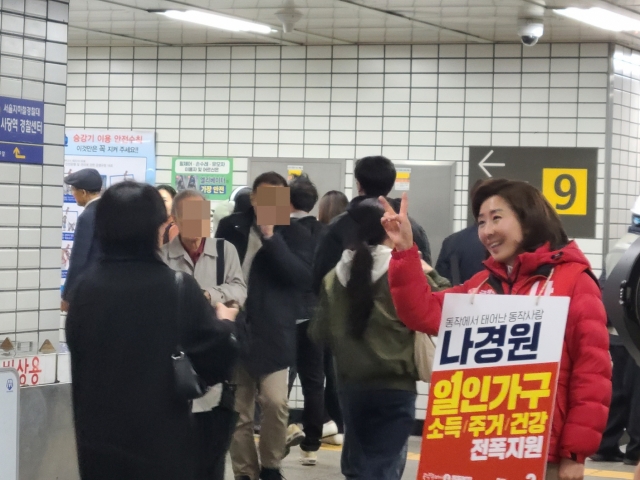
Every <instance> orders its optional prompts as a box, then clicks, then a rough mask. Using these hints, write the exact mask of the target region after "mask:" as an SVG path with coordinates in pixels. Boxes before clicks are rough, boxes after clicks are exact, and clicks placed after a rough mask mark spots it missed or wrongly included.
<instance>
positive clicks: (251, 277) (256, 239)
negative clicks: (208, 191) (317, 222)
mask: <svg viewBox="0 0 640 480" xmlns="http://www.w3.org/2000/svg"><path fill="white" fill-rule="evenodd" d="M286 186H287V181H286V180H285V179H284V178H283V177H282V176H281V175H279V174H277V173H275V172H267V173H264V174H262V175H260V176H258V178H256V180H255V181H254V183H253V188H252V196H251V200H252V204H253V207H252V208H250V209H248V210H246V211H245V212H239V213H234V214H232V215H230V216H228V217H225V218H223V219H222V220H220V224H219V225H218V230H217V232H216V238H224V239H225V240H227V241H228V242H231V243H232V244H233V245H234V246H235V247H236V249H237V251H238V256H239V257H240V262H241V264H242V271H243V273H244V276H245V280H246V282H247V285H248V290H247V301H246V303H245V309H246V314H247V320H246V323H247V326H248V332H249V333H248V335H249V338H248V341H247V342H245V343H246V344H247V346H246V348H243V351H242V352H241V355H240V365H239V366H238V368H237V370H236V375H235V383H236V384H237V385H238V387H237V391H236V411H237V412H238V413H239V415H240V419H239V422H238V426H237V428H236V432H235V433H234V436H233V440H232V443H231V450H230V453H231V461H232V465H233V471H234V475H235V477H236V479H238V480H239V479H243V480H245V479H250V480H256V479H257V478H258V476H259V477H260V479H262V480H271V479H278V480H279V479H280V478H281V473H280V464H281V461H282V458H283V457H284V454H285V444H286V433H287V423H288V417H289V411H288V406H287V403H288V400H287V379H288V371H287V369H288V368H289V367H292V366H293V365H294V364H295V356H296V320H297V319H298V318H299V313H300V312H299V306H300V298H301V296H302V293H303V292H305V291H307V290H308V289H309V288H310V285H311V261H312V257H313V251H312V249H311V234H310V233H309V231H308V230H307V229H306V228H305V227H303V226H302V225H299V224H297V223H296V222H292V223H291V225H288V226H284V225H276V226H275V227H274V226H273V225H266V226H265V225H258V224H257V218H256V214H255V208H256V206H257V195H256V194H257V192H258V189H259V188H262V187H286ZM256 390H259V391H260V395H259V398H258V400H259V402H260V407H261V410H262V414H263V415H262V425H261V430H260V462H261V464H262V469H260V464H259V461H258V454H257V451H256V447H255V443H254V439H253V423H254V416H253V413H254V408H255V400H256V398H255V397H256V395H255V394H256Z"/></svg>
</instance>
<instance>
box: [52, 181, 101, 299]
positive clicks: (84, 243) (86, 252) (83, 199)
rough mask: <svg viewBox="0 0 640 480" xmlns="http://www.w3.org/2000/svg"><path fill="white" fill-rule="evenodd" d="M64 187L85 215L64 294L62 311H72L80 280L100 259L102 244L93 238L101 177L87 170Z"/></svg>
mask: <svg viewBox="0 0 640 480" xmlns="http://www.w3.org/2000/svg"><path fill="white" fill-rule="evenodd" d="M64 183H66V184H67V185H69V186H70V187H71V193H72V194H73V197H74V198H75V199H76V203H77V204H78V206H79V207H84V211H83V212H82V213H81V214H80V216H79V217H78V223H77V224H76V229H75V232H74V235H73V248H71V257H70V258H69V270H68V271H67V278H66V280H65V282H64V289H63V291H62V305H61V309H62V310H63V311H67V310H68V308H69V295H70V293H71V291H72V290H73V289H74V288H75V287H76V285H77V283H78V277H79V276H80V275H81V274H82V272H84V271H85V270H86V269H87V268H88V267H89V266H90V265H91V264H92V263H93V262H95V261H96V260H97V259H98V257H99V256H100V244H99V242H98V241H96V239H95V236H94V230H95V218H96V207H97V205H98V203H97V202H98V199H99V198H100V191H101V190H102V177H101V176H100V173H99V172H98V171H97V170H96V169H94V168H84V169H82V170H78V171H77V172H75V173H71V174H69V175H67V176H66V177H65V179H64Z"/></svg>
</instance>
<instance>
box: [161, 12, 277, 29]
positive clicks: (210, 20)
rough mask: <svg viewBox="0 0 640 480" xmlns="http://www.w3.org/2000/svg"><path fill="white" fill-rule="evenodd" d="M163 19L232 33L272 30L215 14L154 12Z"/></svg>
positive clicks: (266, 26) (257, 24) (265, 26)
mask: <svg viewBox="0 0 640 480" xmlns="http://www.w3.org/2000/svg"><path fill="white" fill-rule="evenodd" d="M156 13H159V14H160V15H164V16H165V17H169V18H173V19H175V20H182V21H184V22H192V23H198V24H200V25H205V26H207V27H213V28H220V29H222V30H229V31H232V32H255V33H265V34H266V33H271V32H272V29H271V27H269V26H268V25H262V24H260V23H253V22H249V21H247V20H240V19H239V18H233V17H227V16H226V15H219V14H217V13H205V12H198V11H196V10H188V11H186V12H184V11H180V10H167V11H166V12H156Z"/></svg>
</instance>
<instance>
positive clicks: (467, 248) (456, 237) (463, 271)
mask: <svg viewBox="0 0 640 480" xmlns="http://www.w3.org/2000/svg"><path fill="white" fill-rule="evenodd" d="M482 182H483V181H482V180H478V181H477V182H476V183H475V184H474V185H473V187H471V190H470V191H469V205H471V203H472V202H473V197H474V196H475V193H476V192H477V191H478V188H479V187H480V185H482ZM488 255H489V254H488V252H487V249H486V248H485V247H484V245H482V243H481V242H480V237H478V225H477V224H476V223H475V222H474V223H473V224H472V225H469V226H468V227H467V228H465V229H464V230H460V231H459V232H456V233H454V234H452V235H449V236H448V237H447V238H445V239H444V241H443V242H442V248H441V249H440V255H439V256H438V262H437V263H436V272H438V273H439V274H440V275H441V276H443V277H444V278H446V279H447V280H449V281H450V282H451V285H462V284H463V283H464V282H466V281H467V280H469V279H470V278H471V277H473V276H474V275H475V274H476V273H478V272H481V271H482V270H484V265H483V264H482V262H484V261H485V260H486V259H487V256H488Z"/></svg>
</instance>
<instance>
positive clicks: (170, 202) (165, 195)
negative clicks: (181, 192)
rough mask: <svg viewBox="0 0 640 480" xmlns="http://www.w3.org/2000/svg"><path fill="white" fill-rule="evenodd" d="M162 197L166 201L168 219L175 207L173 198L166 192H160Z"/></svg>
mask: <svg viewBox="0 0 640 480" xmlns="http://www.w3.org/2000/svg"><path fill="white" fill-rule="evenodd" d="M159 193H160V196H161V197H162V200H163V201H164V206H165V207H167V217H169V216H170V215H171V207H172V206H173V198H171V195H170V194H169V192H167V191H166V190H159Z"/></svg>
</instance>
